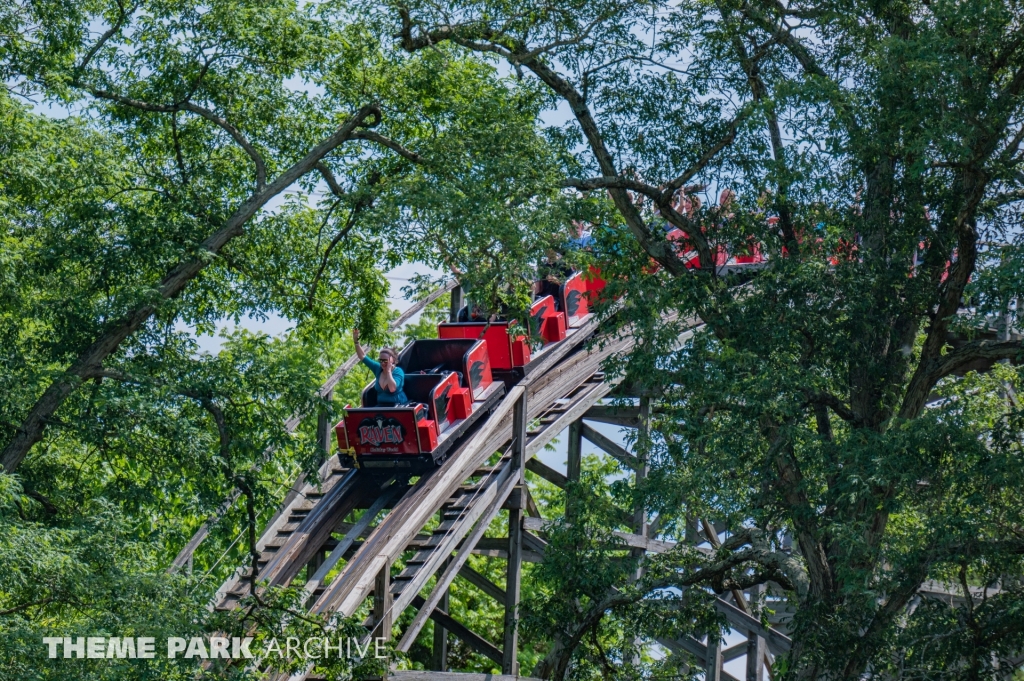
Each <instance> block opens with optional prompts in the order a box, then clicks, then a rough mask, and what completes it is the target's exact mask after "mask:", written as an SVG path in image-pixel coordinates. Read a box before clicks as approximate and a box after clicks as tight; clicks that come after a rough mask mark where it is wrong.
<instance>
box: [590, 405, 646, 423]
mask: <svg viewBox="0 0 1024 681" xmlns="http://www.w3.org/2000/svg"><path fill="white" fill-rule="evenodd" d="M583 418H585V419H587V420H588V421H597V422H598V423H608V424H611V425H613V426H619V427H621V428H636V427H637V426H639V425H640V409H639V407H619V406H613V405H607V404H595V405H594V406H593V407H591V408H590V409H588V410H587V413H585V414H584V415H583Z"/></svg>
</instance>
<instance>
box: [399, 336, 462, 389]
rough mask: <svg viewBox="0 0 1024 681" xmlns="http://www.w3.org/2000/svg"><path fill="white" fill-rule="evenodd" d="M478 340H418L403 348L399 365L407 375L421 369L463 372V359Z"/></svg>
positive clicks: (437, 371)
mask: <svg viewBox="0 0 1024 681" xmlns="http://www.w3.org/2000/svg"><path fill="white" fill-rule="evenodd" d="M476 342H477V341H476V340H475V339H473V338H430V339H427V340H418V341H416V342H415V343H412V344H411V345H408V346H406V348H405V349H404V350H402V352H401V354H400V355H399V356H398V366H399V367H401V369H402V371H404V372H405V375H406V377H408V376H409V375H410V374H415V373H417V372H420V371H427V372H430V373H441V372H444V371H454V372H461V371H462V369H463V366H462V365H463V359H464V358H465V356H466V353H467V352H469V351H470V349H471V348H472V347H473V345H475V344H476ZM459 383H460V384H461V383H462V381H461V380H460V381H459ZM406 394H408V393H406ZM410 399H411V397H410Z"/></svg>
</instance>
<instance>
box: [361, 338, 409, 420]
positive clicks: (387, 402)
mask: <svg viewBox="0 0 1024 681" xmlns="http://www.w3.org/2000/svg"><path fill="white" fill-rule="evenodd" d="M352 340H353V342H354V343H355V346H356V356H357V357H358V358H359V361H360V362H362V363H363V364H365V365H366V366H367V367H368V368H369V369H370V371H372V372H373V375H374V377H375V378H376V379H377V380H376V382H375V383H374V388H376V390H377V405H378V406H381V407H394V406H396V405H399V404H405V403H406V402H408V401H409V398H408V397H406V396H405V392H404V391H403V390H402V388H403V387H404V386H405V372H404V371H402V369H401V367H399V366H398V353H397V352H395V351H394V350H392V349H391V348H381V349H380V355H379V357H380V361H375V360H372V359H370V358H369V357H367V356H366V353H365V352H363V348H362V346H361V345H359V329H352Z"/></svg>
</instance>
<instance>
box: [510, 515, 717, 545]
mask: <svg viewBox="0 0 1024 681" xmlns="http://www.w3.org/2000/svg"><path fill="white" fill-rule="evenodd" d="M553 522H554V521H552V520H543V519H540V518H526V519H525V520H524V521H523V527H524V528H526V529H527V530H533V531H535V532H543V531H544V530H545V529H546V528H548V527H549V526H550V525H551V524H552V523H553ZM612 534H613V535H614V536H616V537H618V538H619V539H621V540H622V541H623V542H624V543H625V544H626V546H628V547H630V548H634V549H643V550H645V551H650V552H651V553H665V552H666V551H671V550H672V549H674V548H675V547H676V543H675V542H671V541H661V540H660V539H651V538H650V537H644V536H642V535H639V534H632V533H630V532H612ZM698 550H700V551H702V552H705V553H707V552H708V550H707V549H698Z"/></svg>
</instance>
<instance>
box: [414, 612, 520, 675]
mask: <svg viewBox="0 0 1024 681" xmlns="http://www.w3.org/2000/svg"><path fill="white" fill-rule="evenodd" d="M412 604H413V605H414V606H415V607H417V608H422V607H423V606H424V605H425V604H426V601H425V600H423V597H422V596H416V597H415V598H413V599H412ZM429 616H430V619H432V620H434V621H435V622H437V623H438V624H440V625H441V626H443V627H444V628H445V629H447V630H448V631H450V632H451V633H453V634H455V635H456V636H458V637H459V638H461V639H462V640H463V641H464V642H465V643H466V645H468V646H469V647H470V648H472V649H473V650H475V651H476V652H478V653H480V654H481V655H484V656H486V657H488V658H490V659H491V660H492V661H493V662H494V663H495V664H501V659H502V655H501V651H500V650H499V649H498V647H497V646H494V645H491V643H490V642H489V641H487V640H486V639H484V638H483V637H482V636H480V635H479V634H477V633H476V632H474V631H472V630H471V629H469V628H468V627H466V626H465V625H464V624H462V622H459V621H458V620H457V619H455V618H453V617H452V616H451V615H449V614H448V613H446V612H443V611H441V610H438V609H437V608H434V610H433V611H432V612H431V613H430V615H429Z"/></svg>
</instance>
